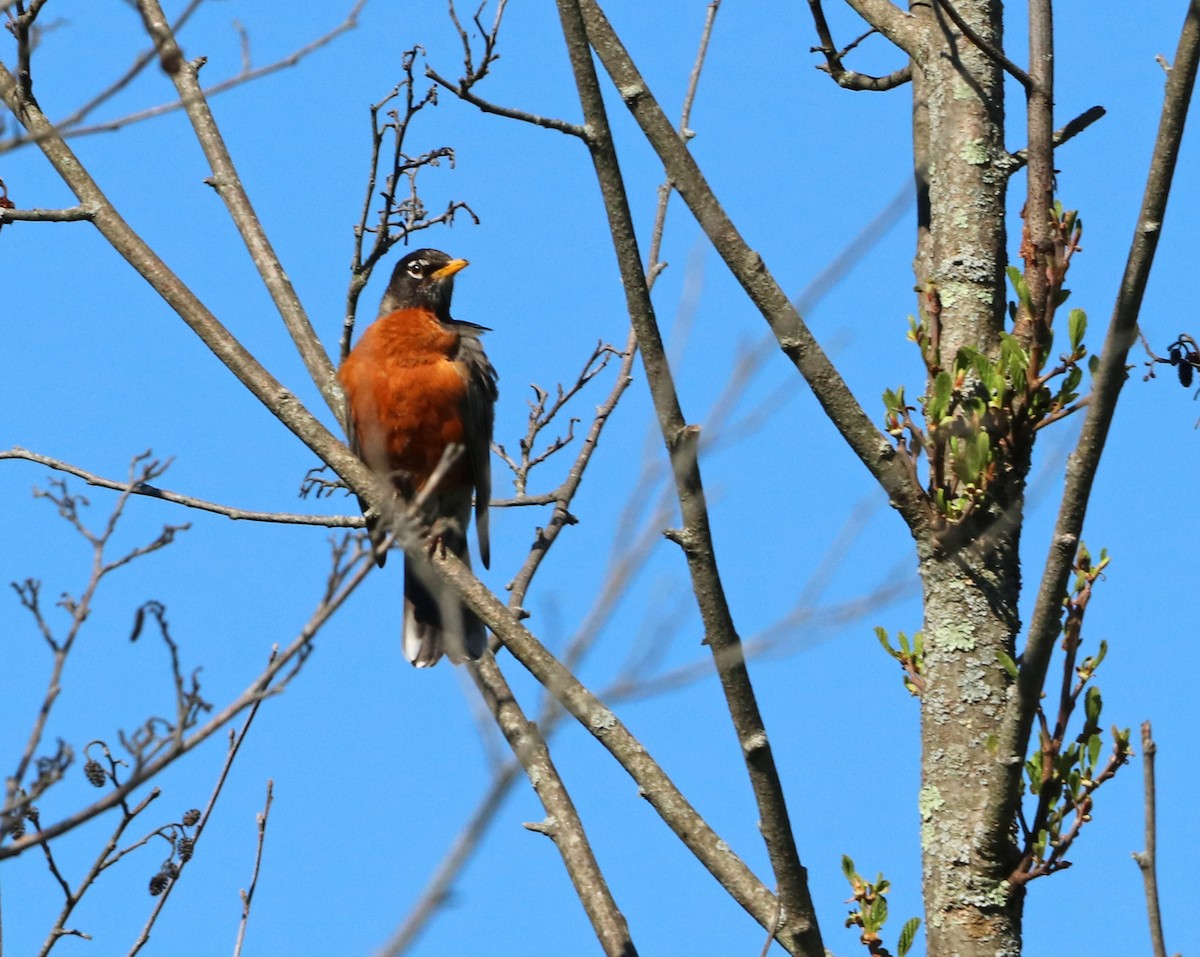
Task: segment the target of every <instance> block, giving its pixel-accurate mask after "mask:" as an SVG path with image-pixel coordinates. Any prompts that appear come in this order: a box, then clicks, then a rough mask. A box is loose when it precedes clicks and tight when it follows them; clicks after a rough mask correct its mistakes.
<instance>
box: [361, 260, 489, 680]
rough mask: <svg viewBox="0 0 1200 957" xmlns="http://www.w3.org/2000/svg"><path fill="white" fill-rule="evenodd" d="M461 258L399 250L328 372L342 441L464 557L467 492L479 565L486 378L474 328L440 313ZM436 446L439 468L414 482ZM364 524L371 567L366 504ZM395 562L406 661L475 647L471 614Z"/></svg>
mask: <svg viewBox="0 0 1200 957" xmlns="http://www.w3.org/2000/svg"><path fill="white" fill-rule="evenodd" d="M466 265H467V261H466V260H465V259H451V258H450V257H449V256H447V255H446V254H445V253H443V252H440V251H438V250H436V249H418V250H416V251H415V252H411V253H409V254H408V255H407V256H405V257H404V258H403V259H401V260H400V262H398V263H397V264H396V268H395V269H394V270H393V272H392V278H391V281H390V282H389V284H388V288H387V292H386V293H384V296H383V302H382V303H381V304H380V307H379V317H378V318H377V319H376V320H375V322H373V323H372V324H371V326H370V327H369V328H368V329H367V331H366V332H365V333H363V335H362V338H361V339H360V340H359V342H358V345H356V346H355V347H354V349H353V350H352V351H351V352H350V355H348V356H347V357H346V361H345V362H343V363H342V367H341V369H339V370H338V379H339V380H340V381H341V383H342V388H343V389H344V390H345V393H346V410H347V415H346V430H347V434H348V436H349V439H350V447H351V449H353V450H354V452H355V454H357V455H358V457H359V458H361V459H362V460H363V462H365V463H366V464H367V466H368V467H370V468H371V469H372V470H374V471H375V472H378V473H379V474H381V475H386V476H387V477H388V478H389V479H391V481H392V484H393V485H394V486H395V487H396V491H397V493H398V494H399V496H400V498H401V499H402V500H403V501H405V502H406V503H409V504H411V503H413V502H414V501H415V500H416V499H417V498H418V496H423V497H424V502H423V508H422V512H421V517H422V518H423V519H424V520H425V521H428V522H429V523H430V524H431V526H432V528H433V534H434V536H435V538H434V541H435V543H436V542H438V541H439V540H440V543H441V545H442V547H444V548H448V549H449V550H450V551H452V552H453V553H454V554H455V555H457V556H458V557H459V558H461V559H462V560H463V561H464V562H468V563H469V562H470V558H469V556H468V554H467V525H468V523H469V522H470V520H471V498H472V494H473V495H474V499H475V530H476V532H477V534H478V536H479V558H480V560H481V561H482V562H483V565H484V567H485V568H486V567H487V566H488V561H489V558H490V556H489V549H488V500H489V499H490V497H491V489H492V478H491V463H490V461H489V455H490V448H491V442H492V418H493V413H494V407H495V403H496V396H497V391H496V378H497V377H496V370H495V369H493V368H492V364H491V363H490V362H489V361H488V358H487V356H486V355H485V354H484V352H483V345H482V344H481V343H480V341H479V337H480V335H481V334H482V333H484V332H486V331H488V330H487V329H486V327H484V326H477V325H475V324H474V323H471V322H462V321H460V320H457V319H452V318H451V317H450V296H451V293H452V292H453V291H454V276H455V274H457V273H458V272H459V270H461V269H463V268H464V267H465V266H466ZM448 450H449V451H448ZM447 455H449V456H450V457H451V458H450V459H449V460H448V461H449V464H448V467H446V468H445V469H444V470H443V472H442V474H441V477H440V478H439V479H438V480H437V482H436V484H435V485H433V486H432V487H430V488H426V485H427V484H428V483H429V481H430V478H431V476H432V475H433V473H434V471H435V470H436V469H437V468H438V466H439V465H440V464H442V463H443V457H444V456H447ZM367 527H368V528H369V529H370V531H371V538H372V541H373V542H374V544H375V548H376V557H375V560H376V561H377V562H378V563H379V564H380V565H381V566H382V565H383V563H384V560H385V558H386V557H387V552H386V549H385V547H384V539H385V537H386V533H387V529H386V528H384V527H380V525H379V522H378V519H377V517H375V516H373V515H371V514H370V513H369V512H368V514H367ZM435 547H436V545H435ZM404 566H405V567H404V654H405V656H406V657H407V658H408V660H409V661H411V662H412V663H413V664H414V665H416V666H417V667H418V668H427V667H429V666H430V665H433V664H436V663H437V660H438V659H439V658H440V657H441V656H442V655H443V654H447V655H449V656H450V659H451V660H452V661H455V662H460V661H464V660H466V659H471V660H476V659H478V658H479V657H480V656H481V655H482V654H483V652H484V649H485V648H486V647H487V636H486V635H485V633H484V628H483V623H482V622H481V621H480V620H479V619H478V618H477V617H475V615H474V614H473V613H472V612H471V611H469V610H468V609H467V608H464V607H463V605H462V604H461V603H460V602H459V600H458V598H457V597H456V596H455V595H454V593H453V592H452V591H451V590H449V589H447V588H445V587H444V586H443V585H442V584H441V583H440V582H438V581H437V580H436V578H435V577H434V576H433V575H432V573H431V572H430V571H429V569H428V568H427V567H421V566H420V563H416V562H412V561H406V562H405V563H404Z"/></svg>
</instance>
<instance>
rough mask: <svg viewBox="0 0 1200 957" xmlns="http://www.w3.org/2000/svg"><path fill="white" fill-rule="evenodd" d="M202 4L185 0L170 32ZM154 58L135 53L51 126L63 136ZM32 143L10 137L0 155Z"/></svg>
mask: <svg viewBox="0 0 1200 957" xmlns="http://www.w3.org/2000/svg"><path fill="white" fill-rule="evenodd" d="M203 2H204V0H189V2H188V5H187V6H186V7H184V9H183V12H182V13H180V15H179V17H178V18H177V19H176V20H175V23H174V26H173V29H174V30H176V31H178V30H180V29H182V28H183V25H184V24H185V23H187V21H188V20H189V19H190V18H191V16H192V14H193V13H195V11H196V9H197V8H198V7H199V6H200V5H201V4H202V3H203ZM157 58H158V50H157V49H156V48H155V47H151V48H150V49H148V50H146V51H144V52H143V53H141V54H139V55H138V56H137V57H136V58H135V59H134V61H133V63H132V64H131V65H130V67H129V69H127V70H126V71H125V72H124V73H123V74H122V75H121V76H119V77H118V78H117V79H116V80H114V81H113V82H112V83H110V84H109V85H108V86H107V87H105V88H104V89H103V90H101V91H100V92H99V93H97V94H96V95H95V96H93V97H92V98H91V99H90V100H88V101H87V102H86V103H84V104H83V105H82V106H80V107H78V108H77V109H76V110H75V111H74V112H73V113H71V114H70V115H69V116H67V117H65V118H63V119H61V120H59V121H58V122H57V123H55V124H54V127H55V129H56V130H58V131H59V132H60V133H67V131H68V130H70V129H71V128H72V127H74V126H76V125H77V124H79V123H81V122H83V120H84V119H86V118H87V117H88V116H89V115H90V114H91V113H92V111H93V110H95V109H96V108H97V107H99V106H101V105H102V104H104V103H105V102H107V101H108V100H109V99H111V98H112V97H114V96H116V95H117V94H118V93H120V92H121V90H123V89H125V87H127V86H128V85H129V84H130V83H132V82H133V80H134V79H135V78H136V77H137V76H138V75H139V74H140V73H141V72H142V70H144V69H145V68H146V66H147V65H148V64H150V63H152V62H154V61H155V60H156V59H157ZM179 105H180V104H178V103H176V104H174V105H173V106H174V108H177V107H178V106H179ZM129 122H132V121H131V120H130V119H129V118H125V119H123V120H115V121H113V124H114V125H113V126H112V127H111V128H112V129H117V128H118V127H119V126H125V125H128V123H129ZM99 129H100V128H99V127H93V128H92V129H91V132H99ZM85 132H89V131H87V130H76V131H75V133H74V134H73V135H82V134H83V133H85ZM68 135H72V134H68ZM33 141H34V137H33V136H32V135H29V134H26V135H23V136H22V135H18V136H14V137H12V138H11V139H7V140H2V141H0V153H7V152H10V151H12V150H15V149H18V148H19V147H22V146H25V145H27V144H29V143H32V142H33Z"/></svg>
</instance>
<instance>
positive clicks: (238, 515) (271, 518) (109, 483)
mask: <svg viewBox="0 0 1200 957" xmlns="http://www.w3.org/2000/svg"><path fill="white" fill-rule="evenodd" d="M4 459H23V460H24V461H27V462H36V463H37V464H39V465H44V466H46V467H47V468H52V469H54V470H55V471H58V472H66V473H67V474H68V475H74V476H75V477H77V478H81V479H83V480H84V481H85V482H87V483H88V485H93V486H96V487H97V488H107V489H114V490H117V491H124V490H125V489H127V488H128V485H127V484H126V483H122V482H118V481H115V480H114V479H109V478H104V477H103V476H100V475H94V474H92V473H91V472H87V471H84V470H83V469H81V468H79V467H78V466H76V465H71V464H70V463H68V462H63V461H60V460H59V459H52V458H50V457H48V456H45V455H40V454H38V453H37V452H30V451H29V450H28V449H23V448H21V447H20V446H14V447H13V448H11V449H8V450H7V451H0V460H4ZM129 491H130V492H132V494H134V495H145V496H147V497H149V498H156V499H160V500H161V501H164V502H170V503H172V504H173V505H182V506H184V507H185V508H194V509H198V510H199V511H202V512H212V513H213V514H214V515H223V516H225V517H226V518H229V519H232V520H234V521H246V522H277V523H282V524H285V525H317V526H321V527H323V528H362V527H363V525H364V522H363V518H362V516H361V515H304V514H297V513H290V512H256V511H250V510H248V509H241V508H234V507H233V506H232V505H220V504H218V503H216V502H209V501H205V500H204V499H202V498H195V497H193V496H191V495H184V494H182V493H180V492H172V491H169V490H167V489H162V488H158V487H157V486H155V485H151V484H150V483H149V482H138V483H137V484H136V485H135V486H134V487H133V488H131V489H129Z"/></svg>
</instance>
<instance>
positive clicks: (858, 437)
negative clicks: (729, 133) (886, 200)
mask: <svg viewBox="0 0 1200 957" xmlns="http://www.w3.org/2000/svg"><path fill="white" fill-rule="evenodd" d="M887 5H888V6H891V4H890V3H889V4H887ZM581 6H582V9H583V13H584V17H585V20H586V22H587V28H588V39H589V41H590V42H591V44H592V46H593V47H594V48H595V50H596V52H597V53H598V54H599V56H600V60H601V62H602V63H603V64H604V68H605V70H607V71H608V74H609V76H610V77H611V78H612V80H613V83H614V84H615V85H616V87H617V89H618V90H619V91H620V92H621V95H622V98H623V99H624V101H625V104H626V106H628V107H629V109H630V111H631V112H632V114H633V116H634V118H635V119H636V120H637V121H638V124H639V125H640V126H641V128H642V132H643V133H644V134H645V136H646V138H647V140H648V141H649V142H650V144H651V145H652V146H653V147H654V149H655V151H656V152H657V153H658V156H659V159H660V160H661V161H662V163H663V166H664V168H665V170H666V172H667V175H668V176H669V177H670V179H671V182H672V184H673V185H674V186H675V188H676V189H677V190H678V191H679V194H680V196H682V197H683V199H684V201H685V202H686V203H687V204H688V207H689V208H690V209H691V211H692V214H693V215H694V216H695V217H696V221H697V222H698V223H699V224H700V226H701V228H702V229H703V230H704V232H705V233H706V235H707V236H708V238H709V240H710V241H711V242H712V244H713V247H714V248H715V249H716V250H717V252H718V253H719V254H720V255H721V258H722V259H723V260H724V261H725V263H726V265H727V266H728V267H729V269H730V271H731V272H732V273H733V274H734V276H735V277H736V278H737V280H738V281H739V282H740V283H741V285H742V287H743V288H744V289H745V290H746V293H747V294H748V295H749V297H750V299H751V300H752V301H753V302H754V304H755V306H757V307H758V309H759V311H760V312H761V313H762V315H763V317H764V318H765V319H766V320H767V323H768V324H769V325H770V327H771V330H772V331H773V332H774V334H775V337H776V340H777V341H778V343H779V345H780V348H781V349H782V350H783V352H784V353H785V354H786V355H787V357H788V358H789V359H790V360H791V361H792V362H793V364H795V366H796V368H797V369H798V370H799V371H800V373H801V374H802V375H803V376H804V378H805V380H806V381H807V382H808V384H809V385H810V386H811V388H812V390H813V392H814V394H815V395H816V397H817V399H818V401H819V402H820V403H821V405H822V407H823V408H824V409H825V412H826V414H828V416H829V417H830V419H831V420H832V421H833V422H834V424H835V425H836V426H837V428H838V429H839V431H840V432H841V433H842V435H843V436H844V438H845V439H846V441H847V443H848V444H849V445H850V447H851V448H852V449H853V450H854V452H855V453H856V454H857V455H858V457H859V458H860V459H861V460H862V462H863V464H864V465H866V466H867V468H868V469H869V470H870V471H871V473H872V474H873V475H874V476H875V477H876V479H877V480H878V481H879V482H880V484H881V485H882V486H883V488H884V490H885V491H886V492H887V493H888V497H889V499H890V500H891V501H892V502H894V503H895V505H896V507H897V508H898V509H899V511H900V513H901V514H902V515H903V516H904V519H905V521H906V522H908V524H909V527H910V528H912V529H913V530H914V533H916V532H918V531H919V530H920V529H922V528H923V527H925V525H926V524H927V523H928V521H929V519H930V516H929V512H928V508H927V503H926V499H925V495H924V492H923V491H922V490H921V488H920V487H919V486H914V484H913V482H912V479H911V476H910V474H909V472H908V470H907V468H906V466H905V465H904V463H903V462H902V461H901V458H902V457H900V456H897V455H896V451H895V449H894V448H893V447H892V445H891V443H890V442H888V441H887V440H886V437H885V436H884V435H883V434H882V433H880V431H879V429H878V428H876V426H875V425H874V423H873V422H872V421H871V419H870V417H869V416H868V415H867V414H866V413H865V412H864V411H863V409H862V407H861V406H860V405H859V404H858V401H857V400H856V399H855V398H854V396H853V394H852V393H851V392H850V390H849V389H848V388H847V386H846V384H845V381H844V380H843V379H842V377H841V376H840V375H839V374H838V372H837V370H836V369H835V368H834V366H833V364H832V363H831V362H830V361H829V358H828V357H827V356H826V355H825V353H824V351H823V350H822V349H821V347H820V345H819V344H818V343H817V341H816V339H815V338H814V337H813V335H812V333H811V331H810V330H809V329H808V327H807V325H805V323H804V320H803V319H802V318H801V317H800V315H799V314H798V313H797V312H796V310H795V308H794V307H793V306H792V304H791V302H790V301H789V300H788V297H787V295H786V294H785V293H784V292H783V290H782V289H781V288H780V287H779V285H778V283H777V282H776V281H775V280H774V278H773V277H772V276H771V274H770V273H769V272H768V271H767V268H766V265H765V263H764V262H763V261H762V257H761V256H759V255H758V254H757V253H756V252H754V251H753V250H752V249H750V247H749V246H748V245H747V244H746V242H745V240H744V239H742V237H741V235H740V234H739V233H738V231H737V228H736V227H735V226H734V224H733V222H732V220H730V218H729V216H728V215H727V214H726V213H725V211H724V209H723V208H722V207H721V205H720V203H719V202H718V201H717V198H716V196H715V195H714V194H713V192H712V189H711V188H710V187H709V185H708V183H707V181H706V180H705V178H704V175H703V173H702V172H701V170H700V168H699V166H698V165H697V164H696V161H695V159H694V158H693V157H692V155H691V153H690V152H689V151H688V149H687V146H686V144H685V143H684V142H683V141H682V140H681V139H680V137H679V135H678V134H677V133H676V132H675V130H674V129H673V128H672V126H671V123H670V121H669V120H668V119H667V118H666V116H665V115H664V114H663V112H662V109H661V108H660V107H659V105H658V103H657V102H656V101H655V99H654V97H653V95H652V94H651V92H650V89H649V88H648V87H647V85H646V83H645V81H644V80H643V78H642V76H641V74H640V73H639V72H638V70H637V68H636V66H635V65H634V63H633V61H632V60H631V59H630V56H629V53H628V51H627V50H626V49H625V47H624V45H623V44H622V43H621V41H620V38H619V37H618V36H617V35H616V33H615V31H614V30H613V29H612V26H611V25H610V24H609V22H608V20H607V19H606V18H605V16H604V14H603V12H602V11H601V10H600V8H599V7H598V6H597V5H596V4H595V2H594V0H583V2H582V5H581ZM893 9H894V8H893ZM896 12H897V13H899V11H898V10H897V11H896ZM904 16H905V17H907V14H905V15H904Z"/></svg>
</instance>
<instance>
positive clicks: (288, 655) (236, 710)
mask: <svg viewBox="0 0 1200 957" xmlns="http://www.w3.org/2000/svg"><path fill="white" fill-rule="evenodd" d="M375 567H376V566H375V562H374V559H373V555H372V552H371V550H370V549H368V548H359V549H357V550H356V551H355V552H354V553H353V554H352V555H351V556H349V558H348V559H347V560H346V561H345V562H344V563H343V565H342V567H341V568H340V570H339V580H340V586H339V588H338V589H337V590H336V591H335V592H334V593H333V594H332V596H330V597H327V598H324V599H322V601H321V602H320V603H319V604H318V606H317V608H316V610H315V611H314V612H313V614H312V616H311V617H310V618H309V620H308V621H307V622H306V623H305V625H304V626H303V627H302V628H301V629H300V631H299V633H298V634H297V635H296V637H295V638H294V639H293V640H292V642H291V644H289V645H288V646H287V647H286V648H285V649H284V650H283V651H281V652H279V653H278V654H276V655H274V656H273V658H272V660H271V662H270V664H269V665H268V666H267V667H266V668H265V669H264V670H263V672H262V673H261V674H259V675H258V676H257V677H256V678H255V679H254V680H253V681H252V682H251V683H250V685H249V686H248V687H247V688H246V690H245V691H243V692H242V693H241V694H240V695H238V696H237V697H236V698H235V699H234V700H233V701H231V702H230V703H229V704H228V705H226V706H225V707H224V708H222V709H221V711H220V712H218V713H217V714H216V715H215V716H213V717H212V718H210V719H209V721H208V722H207V723H206V724H205V725H204V726H203V727H201V728H199V729H197V730H196V731H195V732H194V733H192V734H191V735H189V736H188V737H187V738H186V739H185V740H184V741H183V744H182V745H181V746H180V747H179V748H173V749H171V750H169V751H167V752H166V753H164V754H162V755H160V756H159V757H157V758H155V759H154V760H152V761H150V762H148V763H146V764H144V765H143V766H141V767H139V768H135V769H134V771H133V773H132V774H130V776H129V778H128V779H127V780H125V781H124V782H122V783H121V784H120V785H119V786H118V787H116V788H114V789H113V790H112V791H111V792H110V793H108V794H107V795H105V796H104V797H103V798H101V799H100V800H98V801H96V802H95V803H93V804H90V805H89V806H87V807H85V808H82V809H81V810H79V811H76V812H74V813H72V814H69V815H68V816H66V817H64V818H62V819H61V820H59V821H57V822H56V823H54V824H52V825H50V826H48V827H46V828H44V829H42V830H41V831H39V833H38V834H36V835H27V836H25V837H23V838H21V839H19V840H14V841H12V842H11V843H8V844H4V845H2V846H0V860H4V859H6V858H10V857H16V856H18V855H20V854H22V853H24V852H25V851H27V850H29V848H30V847H33V846H35V845H37V844H39V843H41V841H43V840H52V839H53V838H56V837H58V836H59V835H61V834H65V833H66V832H68V831H71V830H73V829H74V828H76V827H78V826H79V825H80V824H83V823H84V822H85V821H89V820H91V819H92V818H94V817H96V816H97V815H98V814H102V813H104V812H105V811H107V810H109V809H110V808H113V807H115V806H116V805H118V804H120V803H121V802H122V801H124V800H125V798H126V797H128V796H129V794H130V793H132V792H133V791H134V790H135V789H136V788H138V787H140V786H141V785H142V784H144V783H145V782H146V781H148V780H150V779H151V778H153V777H154V776H155V775H157V774H159V773H160V772H161V771H162V770H163V769H164V768H166V767H167V766H168V765H170V764H172V763H174V762H175V761H176V760H178V759H179V758H181V757H182V756H183V755H184V754H187V753H188V752H190V751H192V750H194V749H195V748H196V747H197V746H199V745H200V744H201V743H203V742H204V741H206V740H207V739H208V738H210V737H212V735H213V734H215V733H216V732H217V731H219V730H220V729H221V728H223V727H224V726H225V725H227V724H228V723H229V722H230V721H232V720H233V719H234V718H236V717H237V716H238V715H239V714H241V713H242V712H243V711H245V710H246V709H247V708H253V707H255V706H256V705H257V704H258V703H259V702H261V701H262V700H264V699H265V698H267V697H270V696H272V695H273V694H276V693H278V692H279V690H281V689H282V687H283V685H284V684H286V682H287V681H290V680H291V678H292V677H294V676H295V674H296V670H297V667H298V664H299V662H300V661H303V659H304V657H305V655H306V654H307V651H308V649H309V648H311V646H312V642H313V639H314V638H315V637H316V635H317V634H318V633H319V632H320V630H321V629H322V628H323V627H324V626H325V624H326V623H327V622H328V621H329V619H330V618H331V617H332V616H333V614H334V613H335V612H336V611H337V610H338V609H339V608H340V607H341V606H342V604H344V603H345V601H346V599H347V598H349V597H350V595H352V594H353V593H354V591H355V590H356V589H357V588H358V586H359V585H360V584H362V582H363V580H364V579H365V578H366V577H367V575H369V574H370V573H371V570H372V569H373V568H375ZM480 587H482V586H480ZM289 665H291V666H292V668H291V670H290V671H288V672H286V673H285V672H284V669H285V668H287V667H288V666H289Z"/></svg>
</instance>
